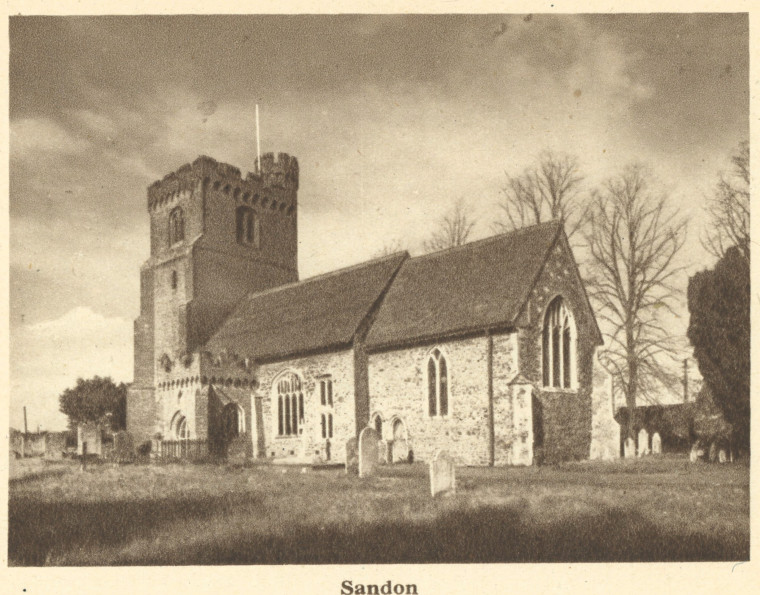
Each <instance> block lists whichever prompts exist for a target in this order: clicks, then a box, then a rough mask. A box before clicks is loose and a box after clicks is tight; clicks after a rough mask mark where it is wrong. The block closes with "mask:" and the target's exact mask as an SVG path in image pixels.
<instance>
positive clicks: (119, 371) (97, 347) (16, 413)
mask: <svg viewBox="0 0 760 595" xmlns="http://www.w3.org/2000/svg"><path fill="white" fill-rule="evenodd" d="M10 348H11V354H10V360H11V383H10V389H11V418H10V422H11V425H12V426H14V427H17V428H18V427H22V426H23V407H24V406H26V407H27V415H28V417H29V423H30V426H31V427H32V428H34V429H36V427H37V425H38V424H40V425H41V426H42V427H43V428H44V429H50V430H53V429H62V428H64V427H65V425H66V418H65V416H63V414H61V413H60V412H59V411H58V396H59V395H60V393H61V392H63V390H64V389H66V388H68V387H70V386H73V385H74V384H75V383H76V380H77V378H80V377H82V378H89V377H91V376H94V375H96V374H97V375H99V376H111V377H112V378H113V380H114V381H116V382H122V381H129V380H131V377H132V323H131V321H129V320H126V319H124V318H107V317H104V316H102V315H100V314H97V313H96V312H93V311H92V310H91V309H90V308H86V307H78V308H74V309H72V310H70V311H69V312H67V313H66V314H64V315H63V316H61V317H60V318H56V319H52V320H46V321H43V322H39V323H36V324H29V325H22V326H20V327H16V328H15V329H13V331H12V333H11V341H10Z"/></svg>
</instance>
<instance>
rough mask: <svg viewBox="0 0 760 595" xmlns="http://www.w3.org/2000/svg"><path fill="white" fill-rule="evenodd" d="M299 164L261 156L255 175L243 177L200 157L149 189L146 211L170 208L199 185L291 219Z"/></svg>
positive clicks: (275, 156)
mask: <svg viewBox="0 0 760 595" xmlns="http://www.w3.org/2000/svg"><path fill="white" fill-rule="evenodd" d="M298 172H299V170H298V160H297V159H296V158H295V157H291V156H290V155H288V154H287V153H277V154H275V153H264V154H263V155H262V156H261V165H260V168H259V171H258V172H250V173H248V174H247V175H246V176H245V177H243V176H242V173H241V171H240V169H238V168H237V167H234V166H232V165H229V164H227V163H222V162H219V161H216V160H215V159H212V158H211V157H208V156H205V155H201V156H200V157H198V158H197V159H196V160H195V161H193V162H192V163H186V164H185V165H183V166H182V167H180V168H179V169H177V170H176V171H174V172H172V173H170V174H167V175H166V176H164V177H163V178H162V179H161V180H157V181H155V182H154V183H153V184H151V185H150V186H149V187H148V210H149V211H153V210H155V209H157V208H160V207H165V206H171V205H172V204H173V203H174V202H176V201H177V200H178V199H179V198H180V197H182V196H183V194H185V193H188V192H189V193H192V192H193V191H194V190H195V189H196V188H198V187H199V184H203V187H204V188H205V189H207V190H211V191H218V192H222V193H224V194H226V195H229V196H230V197H231V198H232V199H234V200H235V201H236V202H240V203H249V204H251V205H252V206H258V207H259V208H262V209H268V210H271V211H279V212H282V213H285V214H287V215H293V214H294V213H295V209H296V206H297V205H296V192H297V190H298Z"/></svg>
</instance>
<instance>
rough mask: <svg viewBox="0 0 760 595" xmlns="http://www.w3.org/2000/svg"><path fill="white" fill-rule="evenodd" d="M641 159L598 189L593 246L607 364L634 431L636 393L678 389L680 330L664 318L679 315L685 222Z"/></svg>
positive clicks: (594, 294)
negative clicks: (669, 328) (674, 331)
mask: <svg viewBox="0 0 760 595" xmlns="http://www.w3.org/2000/svg"><path fill="white" fill-rule="evenodd" d="M651 185H652V183H651V179H650V176H649V174H648V173H647V172H646V170H645V169H644V168H643V167H642V166H640V165H632V166H629V167H628V168H626V169H625V170H624V172H623V173H622V174H621V175H619V176H617V177H613V178H611V179H610V180H608V181H607V182H606V183H605V184H604V186H603V188H602V189H601V190H600V191H598V192H595V193H594V195H593V208H592V211H591V218H590V226H589V229H588V232H587V234H586V242H587V243H588V247H589V262H588V268H589V273H590V276H589V279H588V283H589V290H590V295H591V299H592V300H593V301H594V302H595V304H596V314H597V317H598V319H599V321H600V326H601V327H602V330H603V332H604V334H605V343H606V344H607V349H606V351H605V353H604V354H603V359H604V360H605V365H606V367H608V369H609V370H610V371H611V372H612V374H613V377H614V380H615V384H616V385H617V386H619V387H621V388H622V390H623V392H624V394H625V400H626V405H627V406H628V411H629V416H628V428H627V435H628V437H631V438H633V437H634V429H633V421H634V416H633V411H634V408H635V406H636V401H637V398H641V399H643V400H645V401H650V402H657V399H656V395H657V392H658V389H662V388H663V387H667V388H670V389H674V388H675V387H676V386H677V383H678V373H677V372H676V371H675V370H676V369H677V368H676V361H677V359H678V355H677V354H678V353H679V345H678V343H677V340H678V338H677V337H674V336H673V335H672V333H669V332H668V331H667V329H666V328H665V327H664V326H663V320H662V318H663V316H667V315H668V314H673V315H675V312H674V311H673V301H674V299H675V298H676V297H677V295H678V294H679V293H682V292H681V291H679V289H678V288H677V287H676V286H675V284H674V279H675V277H676V276H677V274H678V273H679V272H680V271H681V270H682V269H683V267H679V266H678V265H677V262H676V257H677V255H678V252H679V251H680V250H681V248H682V247H683V244H684V240H685V237H686V222H685V221H684V220H682V219H679V218H677V217H676V216H675V214H673V213H671V212H669V211H668V210H667V209H666V197H665V196H663V195H657V194H656V193H655V192H654V191H653V190H652V188H651Z"/></svg>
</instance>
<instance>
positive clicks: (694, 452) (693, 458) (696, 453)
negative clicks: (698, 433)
mask: <svg viewBox="0 0 760 595" xmlns="http://www.w3.org/2000/svg"><path fill="white" fill-rule="evenodd" d="M704 455H705V451H704V450H703V449H702V445H701V444H700V443H699V440H697V441H696V442H695V443H694V444H692V445H691V450H690V451H689V461H690V462H692V463H696V462H697V461H698V460H699V459H701V458H702V457H703V456H704Z"/></svg>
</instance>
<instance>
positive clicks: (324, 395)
mask: <svg viewBox="0 0 760 595" xmlns="http://www.w3.org/2000/svg"><path fill="white" fill-rule="evenodd" d="M319 402H320V404H321V405H322V415H321V427H322V438H332V437H333V381H332V378H322V379H321V380H320V381H319Z"/></svg>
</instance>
